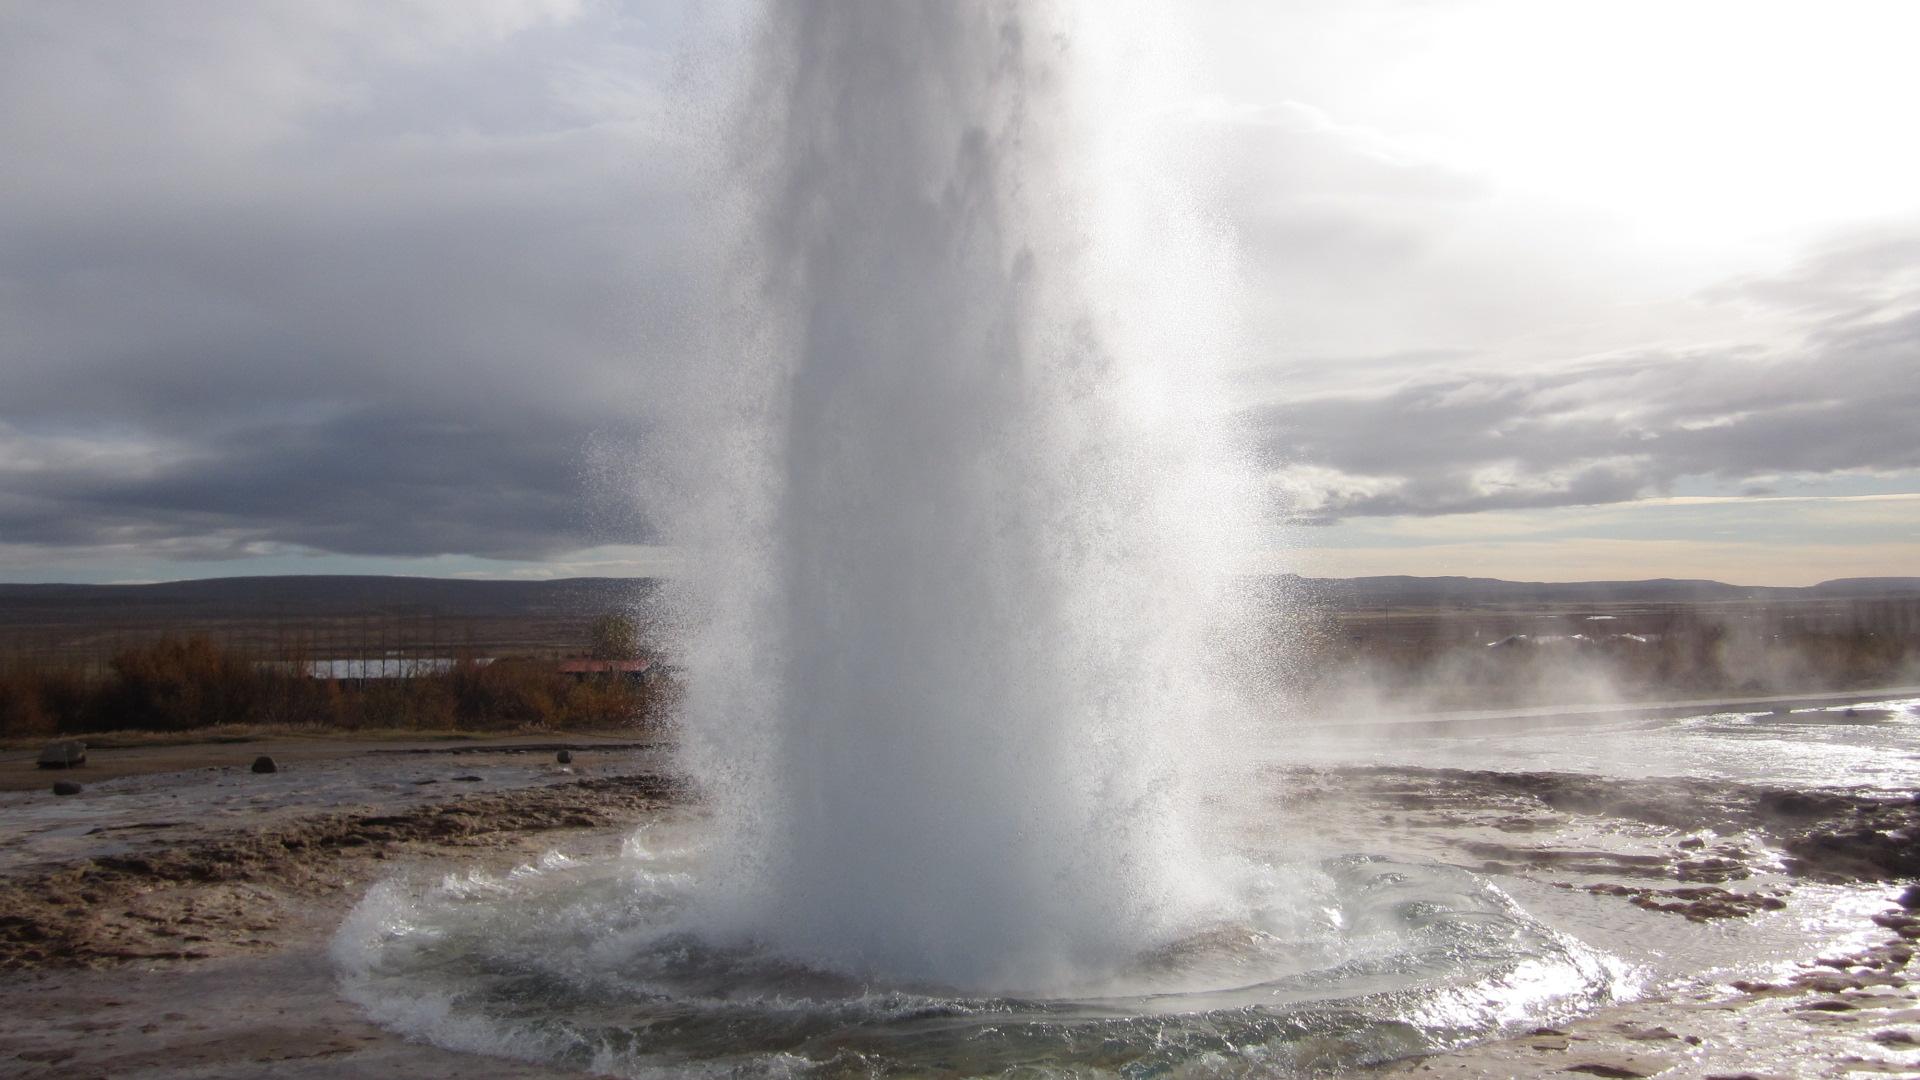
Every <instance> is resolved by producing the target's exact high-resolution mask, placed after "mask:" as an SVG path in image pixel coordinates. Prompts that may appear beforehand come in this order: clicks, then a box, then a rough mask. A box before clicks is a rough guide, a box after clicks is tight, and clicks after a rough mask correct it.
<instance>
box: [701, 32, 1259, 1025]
mask: <svg viewBox="0 0 1920 1080" xmlns="http://www.w3.org/2000/svg"><path fill="white" fill-rule="evenodd" d="M1095 14H1098V13H1095ZM1102 17H1106V16H1102ZM1089 22H1090V20H1089V21H1087V22H1078V23H1076V22H1075V21H1073V20H1071V19H1069V18H1068V17H1067V13H1065V12H1061V11H1054V10H1050V9H1048V8H1046V6H1045V5H1018V6H1016V5H1012V4H1005V5H972V4H967V5H931V6H929V5H898V4H780V5H773V6H772V7H771V8H770V9H769V10H768V12H767V15H766V22H765V26H764V28H763V31H762V36H761V38H760V42H759V44H760V71H759V74H758V82H757V85H756V87H755V89H754V91H753V94H752V98H751V100H753V101H754V102H758V103H761V108H760V109H757V110H756V109H749V110H748V111H747V113H746V118H745V122H744V123H743V125H742V131H743V137H742V139H741V144H740V146H739V147H738V148H737V153H738V155H739V158H738V160H739V161H740V162H741V163H742V164H741V165H740V168H741V169H742V172H743V174H744V175H745V176H747V177H748V178H749V180H750V183H749V192H750V194H749V198H748V200H747V203H746V209H745V210H744V212H743V217H744V219H745V220H746V221H748V222H749V225H748V237H747V245H746V246H747V249H748V251H749V252H750V254H751V258H750V260H749V263H750V265H751V271H750V275H749V276H750V277H751V279H752V280H751V287H750V293H749V295H750V298H751V299H750V301H749V304H750V307H749V309H748V311H749V314H748V317H746V318H745V319H744V322H745V324H746V325H747V326H748V327H749V329H750V335H749V336H750V340H749V341H747V342H743V343H740V344H738V345H734V346H730V347H729V348H730V351H734V352H737V353H738V354H740V355H744V356H747V357H749V358H750V359H749V360H748V361H747V362H745V363H742V364H738V365H736V366H735V368H734V370H733V371H732V372H731V375H732V379H733V381H732V382H730V383H729V392H727V393H726V394H724V395H720V397H721V400H719V401H718V402H717V404H718V406H719V408H718V409H717V410H701V409H694V410H691V413H692V415H695V416H698V417H699V426H700V431H699V432H698V433H693V434H689V436H688V437H687V438H686V439H684V440H676V442H677V443H679V444H681V445H685V446H689V447H692V448H693V449H694V450H695V451H696V452H698V453H700V454H703V455H704V459H703V461H702V462H701V463H700V465H703V466H705V467H707V470H708V471H706V472H704V473H700V474H699V475H698V476H697V478H696V479H695V480H694V481H692V482H688V483H686V484H685V485H684V488H683V490H693V491H697V492H699V493H700V496H701V497H700V498H698V499H695V500H691V502H690V505H687V506H683V507H680V508H679V509H680V510H681V512H682V516H681V518H680V520H679V521H678V522H677V524H679V525H680V526H681V527H682V528H681V536H682V538H683V539H685V540H686V541H687V542H688V544H689V547H690V548H691V549H692V550H694V551H696V552H698V553H699V555H698V556H697V559H696V562H697V565H696V569H695V574H694V576H693V577H692V579H691V580H690V582H689V583H688V585H687V588H686V590H685V591H684V593H683V600H684V601H685V606H684V609H683V610H684V611H685V613H686V615H687V619H686V621H687V624H688V626H689V630H688V632H687V633H686V634H685V636H684V641H685V649H684V655H683V656H682V664H683V665H684V667H685V669H686V670H687V671H688V673H689V683H690V686H691V687H692V690H691V697H690V700H689V701H688V704H687V709H686V722H685V725H684V741H685V743H686V750H687V754H686V756H687V763H688V766H689V771H690V773H691V774H692V775H693V776H695V777H696V778H698V779H699V780H700V781H702V782H703V783H704V784H705V786H706V788H707V790H708V791H709V793H710V794H711V795H712V797H713V799H714V801H715V803H716V805H717V807H718V811H719V814H720V816H721V819H722V827H723V831H724V832H725V833H726V834H727V841H726V845H725V846H726V848H727V850H730V851H732V852H735V853H736V859H737V862H736V864H735V865H734V866H733V867H732V872H731V873H727V874H722V875H721V879H720V882H719V883H718V884H717V888H716V895H715V897H714V898H713V902H712V903H711V904H710V905H708V907H707V909H706V917H707V918H709V919H710V920H711V924H710V926H709V928H708V929H709V931H710V932H711V933H714V934H716V935H719V936H723V937H724V936H751V937H754V938H756V939H759V940H763V941H767V942H769V943H772V944H775V945H777V946H778V947H780V948H782V949H783V950H785V951H787V952H788V953H790V954H792V955H794V956H796V957H801V958H805V959H807V960H808V961H809V962H813V963H821V964H829V965H833V966H837V967H841V968H845V969H848V970H854V971H870V972H875V973H880V974H885V975H889V976H897V977H911V978H925V979H937V980H940V981H942V982H945V983H948V984H950V985H957V986H966V987H973V988H987V987H991V988H1002V989H1004V988H1023V989H1040V988H1045V987H1047V986H1050V985H1053V984H1055V983H1057V982H1059V981H1060V980H1062V979H1065V978H1069V977H1071V976H1072V975H1073V974H1074V973H1076V972H1082V971H1085V970H1087V969H1089V968H1098V967H1101V966H1103V965H1110V964H1112V963H1114V962H1116V961H1118V960H1121V959H1124V958H1126V957H1129V956H1131V955H1133V954H1135V953H1136V952H1138V951H1139V950H1140V949H1142V948H1143V947H1145V948H1151V947H1153V946H1154V945H1156V944H1158V943H1162V942H1165V941H1167V940H1170V938H1171V936H1172V935H1175V934H1177V933H1180V932H1183V931H1184V930H1186V929H1188V928H1190V927H1191V926H1192V925H1193V924H1194V922H1195V921H1196V919H1198V918H1200V917H1201V916H1202V915H1203V913H1205V912H1206V911H1207V910H1208V909H1209V907H1210V906H1212V905H1216V904H1217V903H1219V902H1220V897H1219V895H1218V890H1217V889H1216V888H1215V887H1214V886H1213V885H1212V884H1210V883H1209V881H1208V877H1207V874H1206V873H1205V864H1204V860H1203V859H1202V858H1201V857H1200V856H1199V854H1198V852H1197V849H1196V844H1197V843H1198V840H1199V837H1198V836H1197V830H1196V822H1195V819H1194V818H1193V816H1192V813H1193V809H1194V793H1195V789H1194V783H1193V782H1194V780H1195V779H1196V777H1195V773H1196V772H1198V771H1199V770H1198V769H1196V768H1195V766H1196V764H1197V763H1198V762H1199V761H1200V760H1201V758H1202V750H1203V749H1204V747H1205V746H1206V745H1207V740H1206V738H1205V734H1206V732H1207V731H1209V730H1210V726H1209V725H1210V724H1211V723H1212V722H1213V721H1214V720H1216V719H1217V718H1218V717H1219V716H1220V715H1222V714H1223V711H1224V710H1225V709H1226V708H1227V706H1228V704H1229V702H1228V701H1227V700H1226V698H1225V696H1224V695H1223V693H1222V692H1221V688H1220V679H1219V668H1220V666H1221V657H1222V656H1223V655H1225V653H1224V652H1223V649H1222V648H1221V645H1222V641H1223V640H1230V638H1231V635H1230V634H1226V635H1223V634H1222V633H1221V631H1222V628H1223V626H1225V625H1227V622H1226V621H1225V620H1224V619H1223V615H1224V614H1225V609H1226V607H1227V604H1226V601H1227V600H1229V599H1230V597H1229V595H1228V594H1227V592H1226V587H1227V583H1228V581H1229V571H1230V570H1231V565H1230V560H1231V557H1232V553H1233V552H1234V551H1235V550H1244V549H1245V547H1246V546H1247V541H1248V540H1249V538H1250V535H1251V534H1250V531H1249V529H1248V525H1249V522H1248V520H1247V519H1246V516H1245V515H1243V514H1242V513H1240V512H1239V511H1238V510H1237V509H1236V508H1238V507H1242V506H1246V505H1249V504H1250V501H1251V500H1249V499H1248V498H1247V497H1246V493H1245V491H1244V490H1243V486H1242V485H1243V484H1244V474H1243V473H1242V472H1241V471H1240V470H1237V469H1235V468H1233V467H1231V462H1230V461H1229V459H1228V456H1227V453H1226V451H1225V447H1224V444H1223V440H1222V439H1220V438H1219V436H1218V433H1217V432H1216V431H1215V430H1214V428H1215V426H1216V423H1217V421H1216V420H1215V419H1214V417H1215V415H1216V412H1215V410H1213V409H1211V408H1210V404H1211V403H1210V402H1209V400H1208V395H1207V392H1206V387H1207V381H1208V371H1207V368H1208V366H1209V357H1208V355H1207V347H1208V338H1207V337H1206V335H1204V334H1202V333H1199V332H1198V331H1197V329H1196V327H1195V325H1194V323H1195V322H1196V321H1197V320H1196V319H1195V318H1194V313H1195V312H1198V311H1204V310H1207V309H1209V308H1213V307H1217V306H1218V305H1217V304H1216V303H1215V302H1214V300H1213V297H1212V296H1210V295H1208V293H1207V292H1206V289H1208V288H1210V285H1209V284H1208V283H1209V282H1210V280H1211V279H1209V278H1206V277H1205V276H1203V275H1200V274H1197V273H1195V272H1193V270H1194V267H1195V266H1199V265H1201V264H1202V263H1203V261H1204V260H1202V259H1201V258H1200V254H1198V251H1199V249H1200V248H1201V247H1203V246H1204V245H1200V244H1196V243H1194V242H1193V241H1194V238H1195V236H1196V233H1195V232H1194V231H1193V230H1191V229H1185V230H1184V231H1183V228H1182V227H1180V223H1179V222H1178V221H1177V218H1176V217H1175V216H1173V215H1168V214H1164V213H1162V214H1160V215H1159V216H1158V217H1157V218H1156V217H1154V216H1153V215H1152V213H1151V212H1150V211H1151V210H1152V209H1153V208H1152V207H1150V206H1148V203H1149V202H1150V200H1149V199H1147V198H1145V197H1143V196H1142V197H1136V196H1139V195H1140V192H1141V191H1143V190H1146V189H1148V188H1150V187H1151V186H1152V185H1151V184H1150V183H1138V182H1136V181H1138V180H1140V179H1141V178H1142V177H1141V173H1140V170H1139V169H1138V168H1137V167H1136V166H1135V165H1134V164H1133V160H1134V159H1132V158H1130V157H1129V154H1130V153H1131V152H1132V150H1131V148H1130V145H1129V143H1128V139H1127V138H1126V137H1125V134H1124V132H1121V133H1119V134H1116V132H1115V131H1114V130H1110V129H1111V128H1114V127H1117V126H1119V125H1118V122H1117V121H1113V120H1110V121H1109V129H1102V128H1100V127H1099V126H1098V125H1095V124H1093V123H1091V122H1089V118H1090V117H1091V116H1093V115H1105V114H1106V113H1114V114H1117V115H1119V116H1121V117H1124V118H1125V119H1127V120H1128V121H1130V122H1133V123H1136V124H1137V123H1140V122H1142V117H1141V115H1140V114H1138V113H1137V112H1135V111H1129V110H1127V109H1115V108H1114V105H1115V102H1114V101H1113V100H1112V98H1111V94H1112V92H1113V87H1112V86H1110V85H1102V81H1101V74H1102V73H1103V72H1105V73H1106V74H1107V75H1109V76H1113V75H1117V74H1118V71H1117V65H1116V64H1114V63H1113V62H1112V60H1111V58H1109V59H1108V61H1107V62H1106V63H1104V64H1103V63H1102V62H1100V58H1099V56H1098V55H1094V54H1097V53H1098V46H1099V44H1100V43H1099V41H1098V40H1097V35H1095V34H1093V33H1091V32H1089ZM1100 110H1105V111H1106V113H1101V112H1100ZM1148 179H1150V178H1148ZM1143 218H1145V219H1146V220H1145V221H1144V223H1143V221H1142V219H1143ZM1182 252H1188V253H1189V254H1186V255H1183V254H1182ZM698 468H699V466H696V470H695V471H696V472H697V471H698ZM1214 779H1215V780H1216V781H1218V780H1219V779H1221V778H1220V777H1219V776H1217V775H1216V776H1215V777H1214Z"/></svg>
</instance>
